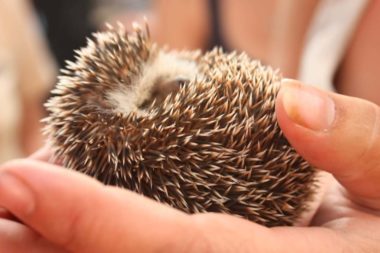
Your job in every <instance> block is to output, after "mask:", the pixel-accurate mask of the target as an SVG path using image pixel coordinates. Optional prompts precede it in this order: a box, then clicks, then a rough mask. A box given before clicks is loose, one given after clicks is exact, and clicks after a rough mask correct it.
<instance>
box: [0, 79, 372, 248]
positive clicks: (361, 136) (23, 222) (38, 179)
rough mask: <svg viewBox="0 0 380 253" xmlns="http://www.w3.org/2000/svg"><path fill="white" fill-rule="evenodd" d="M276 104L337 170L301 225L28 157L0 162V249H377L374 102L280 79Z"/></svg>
mask: <svg viewBox="0 0 380 253" xmlns="http://www.w3.org/2000/svg"><path fill="white" fill-rule="evenodd" d="M276 112H277V117H278V122H279V124H280V126H281V128H282V130H283V132H284V134H285V135H286V137H287V138H288V140H289V141H290V143H291V144H292V145H293V146H294V147H295V148H296V149H297V151H298V152H299V153H300V154H301V155H302V156H303V157H304V158H305V159H307V160H308V161H309V162H310V163H311V164H313V165H315V166H316V167H318V168H320V169H323V170H325V171H327V172H329V173H332V174H333V175H334V177H335V179H336V180H335V179H333V180H331V181H330V184H329V188H328V190H327V192H326V194H325V196H324V198H323V200H322V203H321V205H320V207H319V209H318V210H317V212H316V214H315V216H314V218H313V220H312V223H311V224H310V226H309V227H276V228H265V227H262V226H260V225H257V224H255V223H252V222H249V221H246V220H243V219H239V218H236V217H232V216H228V215H223V214H213V213H209V214H196V215H187V214H184V213H182V212H180V211H177V210H174V209H172V208H170V207H167V206H165V205H162V204H159V203H157V202H154V201H152V200H150V199H147V198H145V197H142V196H140V195H138V194H135V193H132V192H129V191H126V190H122V189H118V188H115V187H109V186H104V185H102V184H100V183H99V182H97V181H95V180H94V179H91V178H89V177H87V176H84V175H82V174H80V173H77V172H73V171H69V170H66V169H62V168H61V167H59V166H55V165H51V164H49V163H46V162H42V161H39V160H38V159H35V158H36V157H34V158H29V159H25V160H18V161H13V162H10V163H7V164H5V165H4V166H2V168H1V169H0V206H2V207H3V208H4V209H5V210H7V211H4V210H3V211H0V217H3V218H2V219H0V250H1V252H3V251H4V252H15V253H17V252H81V253H82V252H91V253H97V252H115V253H116V252H292V253H298V252H299V253H301V252H309V253H313V252H326V253H329V252H353V253H354V252H355V253H356V252H380V243H379V241H380V108H379V107H378V106H376V105H374V104H372V103H369V102H367V101H364V100H360V99H356V98H351V97H346V96H342V95H337V94H333V93H326V92H322V91H320V90H317V89H314V88H311V87H306V86H303V85H301V84H300V83H297V82H295V81H287V82H284V85H283V87H282V89H281V91H280V93H279V95H278V100H277V105H276ZM9 213H12V215H9Z"/></svg>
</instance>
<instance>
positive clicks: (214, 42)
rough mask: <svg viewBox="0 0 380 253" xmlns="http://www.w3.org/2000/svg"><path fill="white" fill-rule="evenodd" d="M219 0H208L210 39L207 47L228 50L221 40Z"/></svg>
mask: <svg viewBox="0 0 380 253" xmlns="http://www.w3.org/2000/svg"><path fill="white" fill-rule="evenodd" d="M219 4H220V2H219V0H209V10H210V16H211V17H210V22H211V36H210V38H211V41H210V43H209V49H212V48H214V47H216V46H217V47H221V48H223V50H225V51H229V47H228V46H227V45H226V43H225V41H224V40H223V36H222V33H221V27H220V15H219V12H220V11H219V9H220V8H219Z"/></svg>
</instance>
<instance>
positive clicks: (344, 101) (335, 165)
mask: <svg viewBox="0 0 380 253" xmlns="http://www.w3.org/2000/svg"><path fill="white" fill-rule="evenodd" d="M276 112H277V118H278V123H279V125H280V127H281V129H282V131H283V132H284V134H285V136H286V137H287V139H288V140H289V142H290V143H291V144H292V146H293V147H294V148H295V149H296V150H297V151H298V152H299V153H300V154H301V155H302V156H303V157H304V158H305V159H306V160H308V161H309V162H310V163H311V164H313V165H314V166H316V167H318V168H320V169H323V170H326V171H328V172H331V173H332V174H333V175H334V176H335V177H336V178H337V180H338V181H340V183H341V184H342V185H343V186H344V187H345V188H346V189H347V190H348V191H349V192H350V194H351V196H353V198H354V199H355V200H356V201H358V202H360V203H361V204H364V205H366V206H368V207H371V208H376V209H380V184H379V182H380V159H379V157H380V109H379V107H378V106H376V105H375V104H372V103H370V102H368V101H365V100H361V99H358V98H352V97H347V96H343V95H338V94H334V93H328V92H324V91H321V90H318V89H315V88H312V87H307V86H304V85H302V84H300V83H298V82H295V81H285V82H284V83H283V87H282V89H281V90H280V92H279V95H278V99H277V103H276Z"/></svg>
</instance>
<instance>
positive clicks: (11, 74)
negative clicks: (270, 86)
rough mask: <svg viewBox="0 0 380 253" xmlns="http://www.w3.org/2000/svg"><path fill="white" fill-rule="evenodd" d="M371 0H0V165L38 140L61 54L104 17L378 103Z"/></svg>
mask: <svg viewBox="0 0 380 253" xmlns="http://www.w3.org/2000/svg"><path fill="white" fill-rule="evenodd" d="M379 11H380V1H377V0H372V1H371V0H302V1H299V0H266V1H262V0H189V1H181V0H145V1H144V0H134V1H133V0H0V104H1V106H0V108H1V109H0V162H4V161H6V160H9V159H12V158H15V157H23V156H27V155H29V154H31V153H32V152H34V151H35V150H36V149H38V148H39V147H40V146H41V145H43V142H44V139H43V136H42V135H41V127H42V125H41V123H40V119H41V118H43V117H44V116H45V113H46V112H45V111H44V109H43V103H44V102H45V101H46V99H47V98H48V96H49V91H50V90H51V89H52V87H53V86H54V85H55V83H56V76H57V75H58V72H59V69H60V68H62V67H64V65H65V60H72V59H73V58H74V57H73V56H74V54H73V50H74V49H77V48H80V47H82V46H85V44H86V37H88V36H90V35H91V33H92V32H94V31H98V30H102V29H104V27H105V26H104V24H105V22H108V23H111V24H115V23H116V22H118V21H119V22H121V23H123V24H124V25H125V26H126V27H130V26H131V22H132V21H139V22H143V20H144V19H143V17H147V19H148V21H149V25H150V30H151V34H152V39H153V40H154V41H156V42H157V43H158V44H160V45H168V46H169V47H170V48H175V49H202V50H208V49H211V48H212V47H214V46H220V47H223V48H224V49H225V50H226V51H232V50H237V51H245V52H247V53H248V54H249V55H250V56H251V57H252V58H255V59H260V60H261V61H262V62H263V63H264V64H269V65H271V66H273V67H275V68H279V69H280V70H281V72H282V73H283V76H284V77H288V78H297V79H300V80H302V81H304V82H306V83H309V84H312V85H316V86H319V87H320V88H323V89H329V90H334V91H337V92H340V93H343V94H348V95H352V96H357V97H361V98H365V99H368V100H371V101H373V102H375V103H378V104H380V78H379V77H378V72H379V71H378V70H380V69H379V68H378V66H379V63H380V53H379V52H380V48H379V47H380V46H379V45H380V34H379V29H378V24H380V18H379V17H380V13H379Z"/></svg>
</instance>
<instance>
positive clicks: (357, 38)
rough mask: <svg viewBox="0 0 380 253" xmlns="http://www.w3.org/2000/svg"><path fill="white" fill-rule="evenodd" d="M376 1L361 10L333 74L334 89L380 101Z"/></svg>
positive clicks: (379, 20) (379, 15)
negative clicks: (338, 65) (344, 52)
mask: <svg viewBox="0 0 380 253" xmlns="http://www.w3.org/2000/svg"><path fill="white" fill-rule="evenodd" d="M379 24H380V1H377V0H372V1H371V2H370V3H369V4H368V7H367V9H366V10H365V11H364V14H363V17H362V19H361V20H360V22H359V24H358V26H357V30H356V32H355V35H354V36H353V38H352V40H351V43H350V45H349V47H348V49H347V53H346V55H345V57H344V59H343V62H342V64H341V66H340V68H339V71H338V73H337V76H336V80H335V81H336V86H337V90H338V91H339V92H341V93H343V94H347V95H351V96H357V97H361V98H365V99H368V100H371V101H373V102H376V103H377V104H379V105H380V73H379V72H380V30H379Z"/></svg>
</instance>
